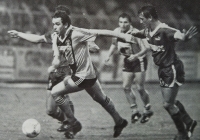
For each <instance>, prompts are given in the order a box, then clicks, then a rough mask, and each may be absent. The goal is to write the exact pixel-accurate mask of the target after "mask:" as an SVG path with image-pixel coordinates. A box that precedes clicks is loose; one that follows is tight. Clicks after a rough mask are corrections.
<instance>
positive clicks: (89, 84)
mask: <svg viewBox="0 0 200 140" xmlns="http://www.w3.org/2000/svg"><path fill="white" fill-rule="evenodd" d="M52 23H53V29H54V32H55V33H57V34H54V36H53V46H54V45H55V46H56V45H57V46H61V50H62V53H60V54H59V53H58V54H57V55H55V57H58V58H59V57H60V56H59V55H64V56H65V57H66V59H67V61H68V63H69V65H70V68H71V70H72V76H66V77H65V79H64V80H63V81H62V82H60V83H58V84H57V85H55V86H54V87H53V88H52V90H51V94H52V96H53V98H54V100H55V102H56V104H57V105H58V106H59V107H60V109H61V110H62V111H63V112H64V113H65V115H66V116H67V118H68V119H67V122H64V123H63V125H62V126H61V127H62V130H63V131H65V132H71V131H76V132H78V131H80V130H81V123H80V122H79V121H78V120H77V119H76V118H75V116H74V114H73V113H72V111H71V109H70V107H69V103H68V102H69V101H68V100H67V99H66V98H63V96H64V95H65V94H69V93H73V92H77V91H81V90H84V89H85V90H86V91H87V93H88V94H89V95H90V96H91V97H92V98H93V99H94V100H95V101H96V102H98V103H99V104H101V105H102V107H103V108H104V109H105V110H106V111H107V112H108V113H109V114H110V115H111V116H112V118H113V119H114V122H115V127H114V134H113V137H118V136H119V135H120V134H121V131H122V130H123V129H124V128H125V127H126V126H127V124H128V122H127V121H126V120H125V119H123V118H122V117H121V116H120V115H119V113H118V112H117V111H116V109H115V107H114V104H113V102H112V100H111V99H110V98H109V97H107V96H106V95H105V94H104V92H103V90H102V88H101V85H100V83H99V81H98V79H97V77H96V72H95V70H94V67H93V64H92V61H91V57H90V54H89V50H88V46H87V42H86V41H87V40H88V39H89V38H91V37H93V36H96V35H98V34H99V35H109V36H117V37H120V38H123V39H125V40H127V41H129V42H131V39H132V36H131V35H126V34H122V33H121V34H120V33H117V34H116V32H113V31H109V30H88V29H79V28H74V27H72V26H71V20H70V18H69V17H68V15H67V14H66V12H62V11H56V12H55V13H54V15H53V18H52ZM46 38H47V37H46ZM47 41H52V40H51V37H50V36H49V38H47ZM54 48H58V47H54Z"/></svg>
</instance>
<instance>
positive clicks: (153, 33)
mask: <svg viewBox="0 0 200 140" xmlns="http://www.w3.org/2000/svg"><path fill="white" fill-rule="evenodd" d="M164 27H168V25H167V24H165V23H160V24H158V26H157V27H156V28H155V29H154V30H153V31H151V32H149V35H150V36H151V37H152V36H153V35H155V33H156V32H157V31H158V30H159V29H160V28H164Z"/></svg>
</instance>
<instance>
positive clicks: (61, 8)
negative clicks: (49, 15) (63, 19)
mask: <svg viewBox="0 0 200 140" xmlns="http://www.w3.org/2000/svg"><path fill="white" fill-rule="evenodd" d="M59 10H60V11H65V12H66V13H67V15H68V16H69V15H70V13H71V12H70V10H69V8H68V7H67V6H65V5H58V6H57V7H56V8H55V11H59Z"/></svg>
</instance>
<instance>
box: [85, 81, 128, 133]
mask: <svg viewBox="0 0 200 140" xmlns="http://www.w3.org/2000/svg"><path fill="white" fill-rule="evenodd" d="M85 90H86V91H87V92H88V94H89V95H90V96H91V97H92V98H93V100H94V101H96V102H98V103H99V104H101V106H102V107H103V108H104V109H105V110H106V111H107V112H108V113H109V114H110V115H111V116H112V118H113V120H114V122H115V127H114V134H113V137H118V136H119V135H120V134H121V131H122V130H123V128H125V127H126V126H127V124H128V122H127V121H126V120H125V119H123V118H122V117H121V116H120V115H119V113H118V112H117V110H116V109H115V106H114V104H113V102H112V100H111V99H110V98H109V97H108V96H106V95H105V94H104V92H103V90H102V87H101V85H100V83H99V81H98V80H97V81H96V82H95V84H94V85H93V86H92V87H91V88H87V89H85Z"/></svg>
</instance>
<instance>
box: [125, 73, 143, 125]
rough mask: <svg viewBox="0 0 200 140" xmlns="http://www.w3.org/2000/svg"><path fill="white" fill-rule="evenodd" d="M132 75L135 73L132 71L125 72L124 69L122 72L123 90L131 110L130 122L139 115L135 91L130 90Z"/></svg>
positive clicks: (133, 121) (136, 119)
mask: <svg viewBox="0 0 200 140" xmlns="http://www.w3.org/2000/svg"><path fill="white" fill-rule="evenodd" d="M134 77H135V74H134V73H133V72H126V71H123V72H122V81H123V90H124V93H125V96H126V99H127V101H128V103H129V105H130V108H131V111H132V115H131V121H132V123H135V122H136V121H138V120H139V118H140V117H141V114H140V112H139V111H138V108H137V103H136V97H135V93H134V91H133V90H131V86H132V84H133V79H134Z"/></svg>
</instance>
